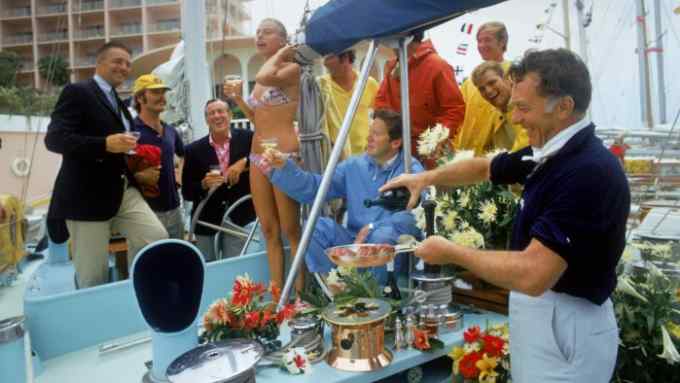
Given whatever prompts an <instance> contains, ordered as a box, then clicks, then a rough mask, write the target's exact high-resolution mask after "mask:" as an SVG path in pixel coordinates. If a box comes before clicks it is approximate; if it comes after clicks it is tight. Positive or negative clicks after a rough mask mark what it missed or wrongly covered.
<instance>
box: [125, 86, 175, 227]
mask: <svg viewBox="0 0 680 383" xmlns="http://www.w3.org/2000/svg"><path fill="white" fill-rule="evenodd" d="M168 89H169V88H168V87H167V85H165V84H164V83H163V81H162V80H161V79H160V78H158V77H157V76H156V75H153V74H145V75H143V76H140V77H139V78H137V80H136V81H135V84H134V87H133V93H134V94H133V106H134V108H135V110H136V111H137V113H138V115H137V117H136V118H135V119H134V121H133V126H132V130H133V131H137V132H139V133H140V137H139V141H138V143H139V145H138V147H137V149H136V151H137V155H136V156H135V157H134V158H132V159H131V161H128V162H129V163H130V166H131V167H132V168H133V172H134V176H135V179H136V180H137V183H139V185H140V186H141V187H142V194H143V195H144V199H146V201H147V202H148V203H149V206H151V209H152V210H153V211H154V213H156V216H157V217H158V219H159V220H160V221H161V223H163V226H164V227H165V229H166V230H167V231H168V234H169V236H170V238H177V239H184V223H183V221H182V213H181V210H180V199H179V193H178V191H177V188H178V182H177V180H178V179H181V177H180V176H178V175H176V174H175V155H177V157H179V158H183V157H184V145H183V143H182V139H181V137H180V136H179V134H178V133H177V131H176V130H175V128H174V127H172V125H168V124H166V123H164V122H163V121H161V117H160V115H161V113H162V112H163V111H164V110H165V105H166V100H165V92H167V91H168ZM179 161H181V160H179ZM179 169H181V164H180V166H179Z"/></svg>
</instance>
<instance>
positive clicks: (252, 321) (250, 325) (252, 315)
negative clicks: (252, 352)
mask: <svg viewBox="0 0 680 383" xmlns="http://www.w3.org/2000/svg"><path fill="white" fill-rule="evenodd" d="M259 324H260V312H259V311H253V312H249V313H246V320H245V328H246V329H247V330H252V329H254V328H257V325H259Z"/></svg>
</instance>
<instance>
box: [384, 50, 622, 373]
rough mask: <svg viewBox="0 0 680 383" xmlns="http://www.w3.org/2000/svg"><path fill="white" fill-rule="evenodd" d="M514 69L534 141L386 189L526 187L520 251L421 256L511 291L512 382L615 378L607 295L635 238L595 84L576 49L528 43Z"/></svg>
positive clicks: (444, 247)
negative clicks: (597, 120)
mask: <svg viewBox="0 0 680 383" xmlns="http://www.w3.org/2000/svg"><path fill="white" fill-rule="evenodd" d="M509 74H510V77H511V78H512V80H513V88H512V96H511V100H510V104H511V105H512V106H513V108H514V111H513V116H512V119H513V121H512V122H513V123H515V124H517V123H518V124H522V126H523V128H524V129H525V130H526V131H527V135H528V137H529V144H530V145H531V146H528V147H526V148H524V149H521V150H519V151H517V152H513V153H509V154H508V153H503V154H499V155H497V156H496V157H494V158H493V159H491V160H489V159H486V158H475V159H471V160H468V161H461V162H458V163H455V164H452V165H449V166H446V167H443V168H439V169H436V170H433V171H430V172H427V173H423V174H419V175H415V176H410V175H409V176H402V177H400V179H396V180H394V181H393V182H390V184H389V185H385V189H388V188H393V187H397V186H407V187H408V188H409V190H411V193H417V192H418V191H419V190H421V189H422V188H423V187H425V186H427V185H430V184H434V185H439V184H445V185H461V184H470V183H474V182H478V181H482V180H491V182H493V183H495V184H512V183H521V184H523V185H524V190H523V192H522V199H521V200H520V208H519V211H518V213H517V216H516V217H515V222H514V227H513V234H512V242H511V245H510V251H483V250H475V249H468V248H465V247H462V246H458V245H456V244H453V243H451V242H449V241H447V240H446V239H444V238H441V237H437V236H432V237H430V238H428V239H427V240H425V241H424V242H423V243H422V244H421V246H420V247H419V248H418V249H417V250H416V251H415V255H416V256H418V257H420V258H423V259H424V260H425V262H427V263H432V264H442V263H455V264H458V265H461V266H463V267H464V268H466V269H468V270H470V271H471V272H473V273H475V274H476V275H478V276H479V277H481V278H482V279H484V280H486V281H488V282H490V283H493V284H495V285H498V286H501V287H504V288H507V289H509V290H510V301H509V314H510V315H509V316H510V359H511V360H510V362H511V363H510V364H511V366H512V371H511V374H512V381H513V382H518V383H534V382H541V383H552V382H555V383H556V382H560V383H566V382H569V383H585V382H588V383H608V382H609V381H610V380H611V376H612V373H613V371H614V366H615V365H616V354H617V350H618V328H617V325H616V318H615V316H614V309H613V305H612V302H611V300H610V299H609V297H610V295H611V293H612V291H613V290H614V288H615V287H616V272H615V268H616V264H617V263H618V261H619V258H620V257H621V254H622V252H623V249H624V247H625V242H626V220H627V218H628V213H629V210H630V190H629V188H628V181H627V180H626V176H625V174H624V173H623V168H622V167H621V164H620V163H619V162H618V159H617V158H616V157H614V155H613V154H612V153H610V152H609V151H608V150H607V148H605V147H604V145H602V141H601V140H600V139H599V138H597V136H595V125H594V124H593V123H592V122H590V121H589V119H588V118H587V116H586V111H587V110H588V105H589V104H590V98H591V89H592V88H591V82H590V74H589V73H588V68H587V67H586V65H585V64H584V63H583V61H582V60H581V59H580V58H579V57H578V56H576V55H575V54H574V53H572V52H570V51H568V50H565V49H552V50H545V51H529V52H527V53H526V54H525V56H524V58H523V59H522V60H521V61H520V62H518V63H516V64H513V66H512V67H511V68H510V71H509Z"/></svg>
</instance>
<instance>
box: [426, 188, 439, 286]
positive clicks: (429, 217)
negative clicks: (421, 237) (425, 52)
mask: <svg viewBox="0 0 680 383" xmlns="http://www.w3.org/2000/svg"><path fill="white" fill-rule="evenodd" d="M436 207H437V203H436V202H435V201H434V200H431V199H429V200H427V201H425V202H423V209H424V210H425V236H426V237H431V236H433V235H434V234H435V233H434V211H435V208H436ZM440 273H441V266H439V265H429V264H427V263H425V274H428V275H435V274H437V275H438V274H440Z"/></svg>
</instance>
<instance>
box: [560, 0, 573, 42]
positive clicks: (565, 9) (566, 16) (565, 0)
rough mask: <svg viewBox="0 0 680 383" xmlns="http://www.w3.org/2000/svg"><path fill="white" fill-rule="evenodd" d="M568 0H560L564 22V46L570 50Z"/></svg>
mask: <svg viewBox="0 0 680 383" xmlns="http://www.w3.org/2000/svg"><path fill="white" fill-rule="evenodd" d="M569 13H570V12H569V0H562V17H563V22H564V35H563V37H564V47H565V48H567V49H568V50H571V21H570V20H569Z"/></svg>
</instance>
